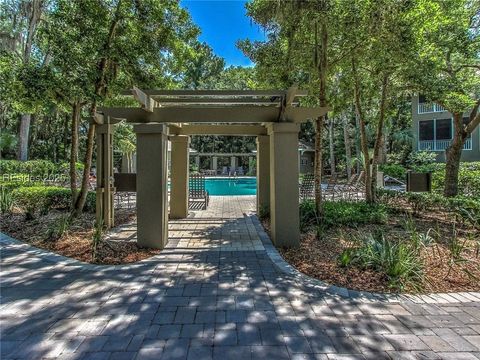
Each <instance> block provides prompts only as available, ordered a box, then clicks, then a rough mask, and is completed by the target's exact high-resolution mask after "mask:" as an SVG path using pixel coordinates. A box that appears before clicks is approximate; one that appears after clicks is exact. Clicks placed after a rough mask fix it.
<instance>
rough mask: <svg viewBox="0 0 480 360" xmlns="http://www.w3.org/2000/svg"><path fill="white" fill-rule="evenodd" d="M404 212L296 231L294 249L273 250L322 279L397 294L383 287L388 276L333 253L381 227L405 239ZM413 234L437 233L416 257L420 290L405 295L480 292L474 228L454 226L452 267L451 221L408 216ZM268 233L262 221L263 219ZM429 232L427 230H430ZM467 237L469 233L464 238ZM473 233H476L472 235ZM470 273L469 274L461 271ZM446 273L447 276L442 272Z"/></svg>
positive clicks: (479, 274) (302, 269)
mask: <svg viewBox="0 0 480 360" xmlns="http://www.w3.org/2000/svg"><path fill="white" fill-rule="evenodd" d="M405 219H406V216H405V215H401V214H396V215H395V217H393V216H392V217H391V218H390V219H389V223H387V224H385V225H365V226H360V227H357V228H349V227H336V228H332V229H329V230H326V231H324V232H323V233H322V234H321V238H317V236H316V233H315V231H314V230H313V229H312V230H309V231H307V232H305V233H303V234H301V239H300V247H299V248H297V249H279V251H280V253H281V254H282V256H283V257H284V258H285V260H286V261H287V262H289V263H290V264H292V265H293V266H294V267H295V268H296V269H298V270H299V271H301V272H302V273H304V274H306V275H309V276H311V277H313V278H316V279H320V280H322V281H325V282H326V283H329V284H332V285H337V286H342V287H347V288H349V289H353V290H361V291H371V292H397V291H398V289H392V288H390V287H389V285H388V278H387V277H386V276H385V275H384V274H382V273H380V272H376V271H374V270H370V269H361V268H359V267H357V266H353V265H352V266H348V267H342V266H340V265H339V263H338V257H339V255H340V254H341V253H342V251H343V250H344V249H345V248H347V247H350V246H352V243H351V241H349V239H351V237H352V236H360V235H362V234H363V235H364V234H367V233H369V232H375V231H382V232H383V234H384V235H385V236H386V237H387V238H396V239H400V241H401V239H405V238H406V237H407V236H408V233H407V232H406V231H405V230H404V228H403V226H402V222H404V221H405ZM413 221H414V222H415V226H416V229H417V231H418V232H420V233H426V232H427V231H428V229H434V230H435V232H438V234H439V235H438V236H436V239H435V240H436V241H435V244H433V245H431V246H428V247H426V248H425V249H423V250H422V252H421V256H422V257H423V259H424V260H425V268H424V278H425V279H424V282H423V284H420V285H421V289H420V290H418V289H414V288H406V289H405V290H404V292H405V293H419V292H420V293H435V292H455V291H480V281H478V279H480V258H479V255H478V253H477V251H478V241H480V239H477V240H476V241H477V243H476V242H475V240H469V239H471V237H472V235H474V234H475V233H474V231H473V230H471V229H467V228H463V229H456V230H457V233H458V237H459V239H460V242H463V241H466V246H465V249H464V251H463V252H462V255H461V257H462V259H466V260H467V261H461V262H458V263H457V264H454V265H453V266H452V265H451V264H452V261H451V256H450V250H449V247H448V242H449V241H450V239H451V238H452V229H453V224H452V223H445V222H438V221H435V220H432V219H431V218H428V219H422V218H413ZM263 225H264V227H265V228H266V229H267V231H269V223H268V221H263ZM432 233H433V231H432ZM469 236H470V237H469ZM477 236H478V234H477ZM467 272H469V273H470V274H471V275H474V276H475V277H476V279H475V278H473V277H471V276H469V275H468V274H467ZM447 275H448V276H447Z"/></svg>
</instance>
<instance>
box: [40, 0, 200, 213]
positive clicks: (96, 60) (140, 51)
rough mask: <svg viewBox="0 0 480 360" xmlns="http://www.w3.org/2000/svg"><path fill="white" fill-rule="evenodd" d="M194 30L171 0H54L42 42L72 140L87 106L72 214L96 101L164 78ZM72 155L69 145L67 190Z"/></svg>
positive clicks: (77, 207) (88, 156)
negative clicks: (66, 111) (69, 112)
mask: <svg viewBox="0 0 480 360" xmlns="http://www.w3.org/2000/svg"><path fill="white" fill-rule="evenodd" d="M197 34H198V29H197V28H196V27H195V26H193V25H192V23H191V20H190V17H189V15H188V13H187V12H186V11H185V10H183V9H181V8H180V7H179V4H178V2H177V1H174V0H167V1H162V2H158V1H154V0H143V1H135V0H116V1H107V0H86V1H68V0H57V1H56V3H55V6H52V11H51V13H50V14H49V18H48V22H47V24H46V26H45V27H44V28H43V31H42V36H43V37H42V44H44V46H45V48H47V49H48V52H49V53H50V54H51V58H52V60H51V67H52V69H53V71H54V73H55V75H56V87H55V89H56V90H55V92H56V95H57V98H58V100H59V101H60V102H61V103H63V104H69V105H70V106H71V108H72V123H71V131H72V140H73V141H72V144H74V143H75V137H76V136H77V134H78V127H77V120H79V119H80V115H81V111H82V108H83V106H87V107H88V110H87V114H88V119H89V123H88V125H87V135H86V136H87V139H86V150H85V156H84V159H83V162H84V165H85V166H84V171H83V175H82V180H81V187H80V190H79V192H78V195H77V196H76V197H75V199H74V204H73V214H79V213H80V212H81V211H82V209H83V206H84V204H85V200H86V196H87V191H88V182H89V175H90V169H91V164H92V155H93V146H94V135H95V126H96V124H95V121H94V119H95V113H96V110H97V106H98V105H99V103H105V102H106V101H111V100H109V99H112V97H113V95H115V94H116V93H118V91H119V90H120V89H122V88H127V87H130V86H131V85H133V84H136V85H139V86H143V85H147V86H151V87H154V86H159V85H160V86H162V85H164V84H165V83H169V80H166V78H168V76H169V75H168V68H167V67H168V65H169V64H170V62H169V61H170V60H169V59H171V58H173V57H174V55H176V53H177V52H179V53H181V52H183V50H184V47H185V46H186V45H187V44H189V43H191V41H192V39H195V38H196V36H197ZM73 45H75V46H73ZM74 158H75V148H74V145H72V156H71V176H72V182H71V186H72V191H73V192H75V190H76V181H75V180H76V179H75V175H74V174H73V169H74V167H75V164H74Z"/></svg>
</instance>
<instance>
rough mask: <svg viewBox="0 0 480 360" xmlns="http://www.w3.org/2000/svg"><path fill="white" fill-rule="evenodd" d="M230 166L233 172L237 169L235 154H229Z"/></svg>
mask: <svg viewBox="0 0 480 360" xmlns="http://www.w3.org/2000/svg"><path fill="white" fill-rule="evenodd" d="M230 167H231V168H232V171H233V172H235V171H236V170H237V158H236V157H235V156H230Z"/></svg>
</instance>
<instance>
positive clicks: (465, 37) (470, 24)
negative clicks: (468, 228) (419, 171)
mask: <svg viewBox="0 0 480 360" xmlns="http://www.w3.org/2000/svg"><path fill="white" fill-rule="evenodd" d="M411 17H412V18H413V19H414V22H413V24H414V26H413V29H414V33H415V34H416V37H415V40H416V43H415V45H416V52H415V53H414V55H413V56H412V57H411V58H410V62H409V65H408V70H409V71H408V72H407V77H406V82H407V84H408V85H409V86H410V87H411V88H412V89H413V90H416V91H417V92H419V93H421V94H423V95H425V96H426V97H427V98H428V99H429V100H431V101H434V102H436V103H438V104H440V105H442V106H443V107H444V108H445V109H447V110H448V111H449V112H450V113H452V115H453V140H452V142H451V143H450V146H449V147H448V148H447V149H446V167H445V188H444V195H445V196H455V195H457V193H458V172H459V167H460V159H461V155H462V149H463V145H464V144H465V141H466V139H467V138H468V137H469V136H470V135H471V134H472V132H473V130H474V129H475V128H476V127H477V126H479V124H480V113H479V106H480V56H479V54H480V2H479V1H470V0H424V1H418V2H416V6H415V7H414V8H413V9H412V11H411ZM465 113H468V115H467V116H464V114H465Z"/></svg>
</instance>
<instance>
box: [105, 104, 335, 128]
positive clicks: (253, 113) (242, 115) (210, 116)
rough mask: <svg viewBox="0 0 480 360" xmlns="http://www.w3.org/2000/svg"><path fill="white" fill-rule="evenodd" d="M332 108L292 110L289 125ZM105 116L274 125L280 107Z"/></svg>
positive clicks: (111, 112) (128, 111)
mask: <svg viewBox="0 0 480 360" xmlns="http://www.w3.org/2000/svg"><path fill="white" fill-rule="evenodd" d="M327 111H328V108H320V107H315V108H306V107H289V108H286V109H285V117H286V119H287V121H289V122H297V123H300V122H305V121H307V120H308V119H314V118H316V117H319V116H322V115H324V114H325V113H326V112H327ZM99 112H101V113H103V114H104V115H107V116H110V117H113V118H119V119H125V120H126V121H127V122H129V123H193V124H195V123H230V124H235V123H238V124H242V123H245V124H248V123H257V124H261V123H273V122H278V121H279V116H280V108H274V107H267V106H264V107H262V106H253V105H245V106H229V107H220V106H178V107H160V108H154V109H153V112H147V111H145V110H143V109H141V108H124V107H121V108H100V109H99Z"/></svg>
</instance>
